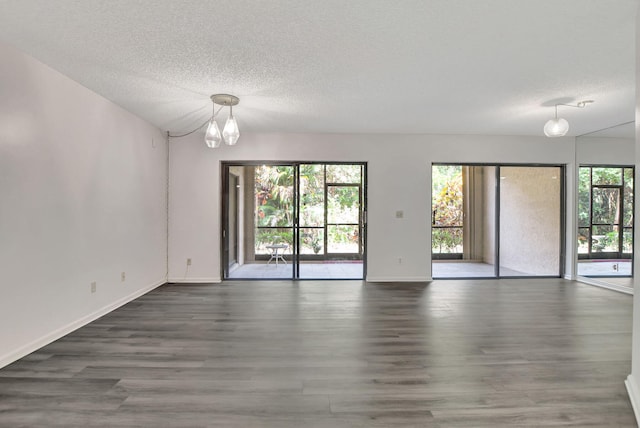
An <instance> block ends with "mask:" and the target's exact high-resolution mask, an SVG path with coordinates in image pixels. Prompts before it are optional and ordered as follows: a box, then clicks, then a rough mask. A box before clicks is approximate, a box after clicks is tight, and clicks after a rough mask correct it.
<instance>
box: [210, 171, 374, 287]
mask: <svg viewBox="0 0 640 428" xmlns="http://www.w3.org/2000/svg"><path fill="white" fill-rule="evenodd" d="M223 170H224V171H223V179H224V181H225V183H226V185H225V186H224V187H223V189H225V193H224V195H223V214H224V215H223V217H224V218H223V230H222V236H223V243H222V247H223V248H222V250H223V251H222V255H223V263H222V266H223V275H224V276H223V277H224V278H225V279H230V278H243V279H274V278H280V279H291V278H299V279H311V278H318V279H334V278H335V279H338V278H341V279H363V278H364V260H365V244H364V236H365V233H364V231H365V222H364V212H365V208H364V207H365V193H364V190H365V188H366V186H365V164H363V163H349V164H346V163H345V164H343V163H289V164H263V165H254V164H224V165H223ZM234 183H237V184H234ZM234 186H235V188H236V189H239V190H238V191H237V192H236V191H235V190H234ZM236 193H237V194H236ZM235 241H238V242H237V243H236V242H235Z"/></svg>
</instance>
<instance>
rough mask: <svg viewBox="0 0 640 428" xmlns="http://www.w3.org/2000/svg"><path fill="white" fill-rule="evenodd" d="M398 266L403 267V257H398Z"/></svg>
mask: <svg viewBox="0 0 640 428" xmlns="http://www.w3.org/2000/svg"><path fill="white" fill-rule="evenodd" d="M398 264H399V265H401V264H402V257H398Z"/></svg>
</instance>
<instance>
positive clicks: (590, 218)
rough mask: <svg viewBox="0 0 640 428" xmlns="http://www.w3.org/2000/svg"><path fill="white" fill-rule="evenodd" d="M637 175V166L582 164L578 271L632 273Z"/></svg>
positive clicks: (588, 273) (597, 274) (592, 274)
mask: <svg viewBox="0 0 640 428" xmlns="http://www.w3.org/2000/svg"><path fill="white" fill-rule="evenodd" d="M633 178H634V169H633V167H619V166H616V167H609V166H581V167H580V170H579V183H578V185H579V192H578V275H581V276H590V277H614V276H632V273H633V181H634V180H633Z"/></svg>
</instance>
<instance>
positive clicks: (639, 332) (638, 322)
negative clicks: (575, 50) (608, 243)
mask: <svg viewBox="0 0 640 428" xmlns="http://www.w3.org/2000/svg"><path fill="white" fill-rule="evenodd" d="M635 164H636V170H637V171H640V10H639V12H638V14H637V15H636V154H635ZM636 189H637V186H636ZM637 200H638V191H637V190H636V201H637ZM639 215H640V203H637V202H636V204H635V218H636V219H638V218H640V217H638V216H639ZM639 229H640V228H639V227H636V228H635V230H634V236H633V238H634V239H633V240H634V246H633V248H634V253H635V252H636V251H637V249H638V244H637V243H638V242H640V230H639ZM633 263H634V265H633V268H634V272H640V270H639V269H640V257H634V262H633ZM637 278H638V277H637V276H636V277H635V278H634V289H635V290H638V288H637V287H636V286H635V283H636V282H637ZM632 328H633V334H632V341H631V374H630V375H629V376H628V377H627V380H626V382H625V385H626V386H627V391H628V392H629V399H630V400H631V404H632V405H633V411H634V412H635V415H636V420H640V384H639V383H638V379H640V293H638V292H636V293H633V327H632Z"/></svg>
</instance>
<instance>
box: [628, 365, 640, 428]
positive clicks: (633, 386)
mask: <svg viewBox="0 0 640 428" xmlns="http://www.w3.org/2000/svg"><path fill="white" fill-rule="evenodd" d="M624 385H625V386H626V387H627V393H628V394H629V400H630V401H631V407H633V413H634V414H635V415H636V421H640V414H639V413H638V411H640V407H639V405H640V395H639V392H640V391H638V383H637V382H636V380H635V378H634V376H633V375H632V374H630V375H629V376H627V379H626V380H625V381H624Z"/></svg>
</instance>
